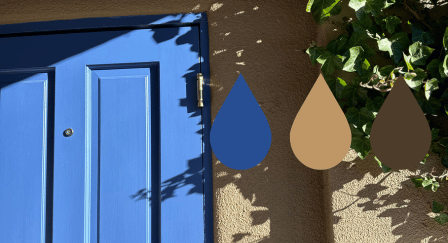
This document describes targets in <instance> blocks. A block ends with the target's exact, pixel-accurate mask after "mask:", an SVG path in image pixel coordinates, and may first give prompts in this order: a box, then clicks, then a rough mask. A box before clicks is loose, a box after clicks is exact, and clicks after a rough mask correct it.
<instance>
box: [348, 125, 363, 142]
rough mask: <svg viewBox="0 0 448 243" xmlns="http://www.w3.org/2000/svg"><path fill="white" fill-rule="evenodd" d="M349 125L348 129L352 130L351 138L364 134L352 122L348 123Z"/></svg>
mask: <svg viewBox="0 0 448 243" xmlns="http://www.w3.org/2000/svg"><path fill="white" fill-rule="evenodd" d="M349 125H350V131H351V132H352V139H353V138H359V137H363V136H364V133H363V132H362V131H360V130H359V129H358V128H357V127H356V126H355V125H353V124H352V123H349Z"/></svg>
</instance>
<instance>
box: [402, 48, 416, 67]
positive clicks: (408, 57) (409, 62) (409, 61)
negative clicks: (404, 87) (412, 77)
mask: <svg viewBox="0 0 448 243" xmlns="http://www.w3.org/2000/svg"><path fill="white" fill-rule="evenodd" d="M403 58H404V62H405V63H406V67H407V68H408V71H410V70H411V71H413V70H414V67H413V66H412V64H411V55H409V56H408V55H406V54H405V53H404V52H403Z"/></svg>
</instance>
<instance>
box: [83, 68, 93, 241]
mask: <svg viewBox="0 0 448 243" xmlns="http://www.w3.org/2000/svg"><path fill="white" fill-rule="evenodd" d="M85 73H86V76H85V87H86V88H85V101H86V102H85V128H86V130H85V159H84V164H85V166H84V243H90V221H91V219H90V211H91V203H92V198H91V188H92V175H91V167H92V151H91V149H90V148H91V146H92V126H91V123H92V78H91V77H92V71H91V69H90V68H89V67H88V66H86V67H85Z"/></svg>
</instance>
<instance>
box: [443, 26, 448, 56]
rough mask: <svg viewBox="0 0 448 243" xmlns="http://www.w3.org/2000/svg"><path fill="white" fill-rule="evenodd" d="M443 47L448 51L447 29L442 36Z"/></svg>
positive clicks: (447, 28)
mask: <svg viewBox="0 0 448 243" xmlns="http://www.w3.org/2000/svg"><path fill="white" fill-rule="evenodd" d="M443 47H445V50H448V27H446V29H445V34H444V35H443Z"/></svg>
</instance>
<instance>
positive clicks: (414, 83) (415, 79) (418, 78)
mask: <svg viewBox="0 0 448 243" xmlns="http://www.w3.org/2000/svg"><path fill="white" fill-rule="evenodd" d="M427 76H428V74H426V73H425V71H424V70H423V69H421V68H417V69H416V70H415V71H414V72H408V73H405V75H404V76H403V78H404V81H406V83H407V84H408V85H409V87H410V88H411V89H414V90H416V91H419V90H420V88H421V85H422V84H423V80H424V79H425V78H426V77H427ZM427 99H428V98H427Z"/></svg>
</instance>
